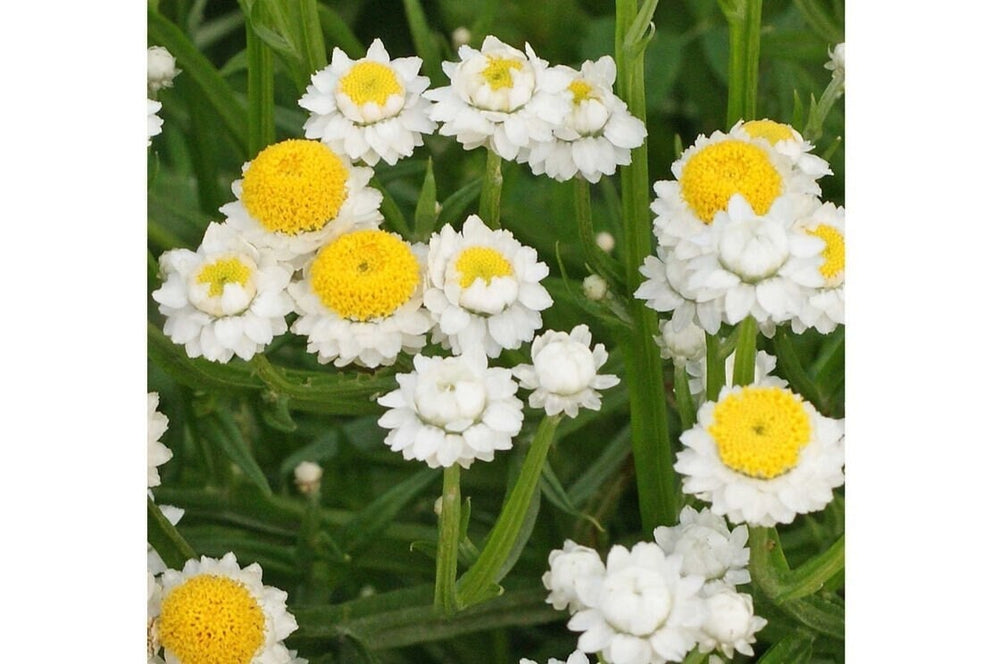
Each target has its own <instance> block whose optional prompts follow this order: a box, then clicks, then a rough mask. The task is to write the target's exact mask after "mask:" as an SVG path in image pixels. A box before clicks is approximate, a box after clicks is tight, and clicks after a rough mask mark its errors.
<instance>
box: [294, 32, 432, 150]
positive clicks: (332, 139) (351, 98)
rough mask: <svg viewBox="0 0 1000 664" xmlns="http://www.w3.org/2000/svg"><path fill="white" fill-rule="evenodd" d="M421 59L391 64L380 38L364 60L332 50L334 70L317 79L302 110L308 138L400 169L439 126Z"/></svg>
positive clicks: (323, 71) (329, 68)
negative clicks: (427, 93) (432, 113)
mask: <svg viewBox="0 0 1000 664" xmlns="http://www.w3.org/2000/svg"><path fill="white" fill-rule="evenodd" d="M420 64H421V60H420V58H418V57H409V58H396V59H389V54H388V53H387V52H386V50H385V47H384V46H383V45H382V40H381V39H376V40H375V41H373V42H372V44H371V46H369V47H368V53H367V54H366V55H365V57H364V58H361V59H360V60H352V59H351V58H349V57H348V56H347V54H346V53H344V52H343V51H342V50H340V49H339V48H334V49H333V57H332V61H331V63H330V65H329V66H327V67H326V68H324V69H321V70H320V71H318V72H316V73H315V74H313V76H312V84H311V85H310V86H309V87H307V88H306V92H305V94H304V95H303V96H302V98H301V99H300V100H299V106H301V107H302V108H304V109H306V110H307V111H309V119H308V120H306V124H305V135H306V138H318V139H320V140H321V141H323V142H324V143H326V144H327V145H328V146H330V148H331V149H332V150H333V151H334V152H336V153H338V154H346V155H347V156H348V157H350V158H351V159H352V160H354V161H357V160H359V159H360V160H362V161H364V162H365V163H366V164H368V165H369V166H374V165H375V164H377V163H378V162H379V159H382V160H384V161H385V162H386V163H387V164H395V163H396V162H397V161H398V160H399V159H400V157H409V156H410V155H412V154H413V149H414V148H415V147H416V146H419V145H423V144H424V139H423V136H422V135H421V134H430V133H432V132H433V131H434V129H435V127H436V125H435V124H434V123H433V122H432V121H431V120H430V118H429V117H428V116H427V111H428V110H429V108H430V103H429V102H428V101H427V100H426V99H424V98H423V97H421V93H422V92H423V91H424V90H426V89H427V86H428V85H430V79H429V78H427V77H426V76H419V75H418V72H419V71H420Z"/></svg>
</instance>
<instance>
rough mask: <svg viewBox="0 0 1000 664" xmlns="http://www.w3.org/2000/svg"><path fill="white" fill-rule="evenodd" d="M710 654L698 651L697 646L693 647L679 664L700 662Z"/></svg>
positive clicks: (696, 663) (697, 663) (698, 663)
mask: <svg viewBox="0 0 1000 664" xmlns="http://www.w3.org/2000/svg"><path fill="white" fill-rule="evenodd" d="M710 654H711V653H708V652H700V651H699V650H698V649H697V648H695V649H694V650H692V651H691V652H689V653H688V654H687V657H685V658H684V661H683V662H682V663H681V664H701V663H702V662H704V661H706V660H707V659H708V656H709V655H710Z"/></svg>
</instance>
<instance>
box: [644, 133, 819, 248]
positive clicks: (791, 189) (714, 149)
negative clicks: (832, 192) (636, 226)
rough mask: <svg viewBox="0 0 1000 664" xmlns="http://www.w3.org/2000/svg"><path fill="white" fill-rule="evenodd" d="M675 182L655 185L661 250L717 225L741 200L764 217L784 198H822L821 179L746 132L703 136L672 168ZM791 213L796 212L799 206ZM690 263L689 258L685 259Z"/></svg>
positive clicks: (654, 206)
mask: <svg viewBox="0 0 1000 664" xmlns="http://www.w3.org/2000/svg"><path fill="white" fill-rule="evenodd" d="M671 172H672V173H673V175H674V178H676V179H674V180H660V181H659V182H656V183H655V184H654V185H653V190H654V191H655V193H656V198H655V199H654V200H653V202H652V204H651V205H650V208H651V209H652V210H653V213H654V214H655V217H654V219H653V232H654V233H655V234H656V237H657V239H658V240H659V242H660V244H662V245H663V246H665V247H674V246H676V245H677V244H678V243H679V242H681V241H682V240H684V239H687V238H690V237H691V236H693V235H697V234H698V233H700V232H701V231H703V230H704V228H705V226H710V225H712V224H713V222H714V220H715V217H716V215H717V214H719V213H720V212H725V211H726V210H727V209H728V208H729V204H730V201H731V199H732V198H733V197H734V196H736V195H739V196H740V197H742V198H743V200H744V201H746V203H748V204H749V206H750V207H751V208H752V209H753V211H754V212H755V213H756V214H757V215H758V216H763V215H766V214H768V213H771V212H772V207H773V206H774V205H775V203H776V202H777V201H779V200H780V199H783V198H788V197H791V198H793V199H794V198H797V197H799V196H803V195H808V196H818V195H819V193H820V189H819V185H817V184H816V178H815V177H813V176H810V175H808V174H807V173H805V172H804V171H802V170H800V169H797V168H795V165H794V163H793V162H792V160H791V159H790V158H789V157H788V156H786V155H784V154H781V153H780V152H778V150H776V149H775V147H774V146H773V145H772V144H771V143H770V141H768V140H767V139H766V138H754V137H750V136H748V135H747V133H746V132H745V131H737V132H731V133H728V134H726V133H723V132H721V131H716V132H715V133H713V134H712V135H711V136H710V137H708V138H706V137H705V136H704V135H701V136H698V138H697V139H696V140H695V142H694V145H692V146H691V147H689V148H688V149H687V150H685V151H684V153H683V154H681V156H680V159H678V160H677V161H675V162H674V163H673V165H672V166H671ZM783 209H785V210H792V209H795V205H794V203H793V204H791V205H789V204H786V205H785V207H784V208H783ZM685 257H686V256H685Z"/></svg>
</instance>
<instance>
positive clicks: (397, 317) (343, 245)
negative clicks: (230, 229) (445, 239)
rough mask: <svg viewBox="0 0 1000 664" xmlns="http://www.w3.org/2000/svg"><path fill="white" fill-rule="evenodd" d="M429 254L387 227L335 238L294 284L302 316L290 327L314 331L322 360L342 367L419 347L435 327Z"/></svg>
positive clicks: (383, 360) (312, 339)
mask: <svg viewBox="0 0 1000 664" xmlns="http://www.w3.org/2000/svg"><path fill="white" fill-rule="evenodd" d="M425 253H426V250H425V249H424V247H422V246H411V245H410V244H408V243H407V242H405V241H403V239H402V238H400V237H399V236H398V235H395V234H394V233H389V232H386V231H382V230H360V231H353V232H350V233H345V234H344V235H341V236H339V237H337V238H335V239H334V240H333V241H332V242H330V243H329V244H327V245H326V246H325V247H323V248H322V249H320V251H319V252H318V253H317V255H316V258H315V259H314V260H313V261H312V262H311V263H310V264H309V265H308V266H306V269H305V275H304V278H303V279H302V280H301V281H297V282H295V283H293V284H292V285H291V286H289V292H290V293H291V295H292V297H293V298H294V299H295V303H296V310H297V311H298V313H299V314H300V317H299V318H298V319H297V320H296V321H295V322H294V323H292V332H294V333H296V334H303V335H306V336H307V337H308V340H309V343H308V347H307V348H308V350H309V352H314V353H317V354H318V356H319V361H320V362H321V363H327V362H331V361H332V362H333V363H334V364H335V365H336V366H338V367H342V366H346V365H348V364H350V363H352V362H354V363H357V364H360V365H362V366H365V367H369V368H374V367H377V366H380V365H389V364H392V363H394V362H395V361H396V358H397V357H398V356H399V353H401V352H404V351H405V352H407V353H411V354H412V353H416V352H418V351H419V350H420V349H421V348H423V346H424V343H425V341H426V333H427V331H428V330H429V329H430V328H431V325H432V321H431V318H430V315H429V314H428V313H427V311H426V310H425V309H424V308H423V306H422V304H423V282H424V267H423V264H424V255H425Z"/></svg>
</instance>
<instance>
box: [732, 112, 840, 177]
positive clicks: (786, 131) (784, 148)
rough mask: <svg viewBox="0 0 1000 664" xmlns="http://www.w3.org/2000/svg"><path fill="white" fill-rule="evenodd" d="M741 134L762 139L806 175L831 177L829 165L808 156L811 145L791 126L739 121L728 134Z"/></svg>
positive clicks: (822, 160) (758, 121) (764, 120)
mask: <svg viewBox="0 0 1000 664" xmlns="http://www.w3.org/2000/svg"><path fill="white" fill-rule="evenodd" d="M738 132H743V133H744V134H746V136H747V137H749V138H763V139H764V140H766V141H767V142H768V143H770V144H771V145H773V146H774V149H775V150H777V151H778V152H780V153H781V154H783V155H785V156H786V157H788V158H789V159H791V160H792V163H793V164H794V165H795V168H797V169H799V170H800V171H802V172H803V173H805V174H806V175H808V176H810V177H813V178H819V177H822V176H824V175H833V171H831V170H830V164H829V163H828V162H827V161H826V160H825V159H823V158H821V157H818V156H816V155H814V154H809V153H810V152H811V151H812V149H813V147H814V146H813V144H812V143H810V142H809V141H807V140H805V139H804V138H802V134H800V133H799V132H797V131H796V130H795V128H794V127H792V125H788V124H782V123H780V122H775V121H774V120H768V119H763V120H750V121H749V122H744V121H743V120H740V121H739V122H737V123H736V125H735V126H734V127H733V128H732V129H731V130H730V134H736V133H738Z"/></svg>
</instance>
